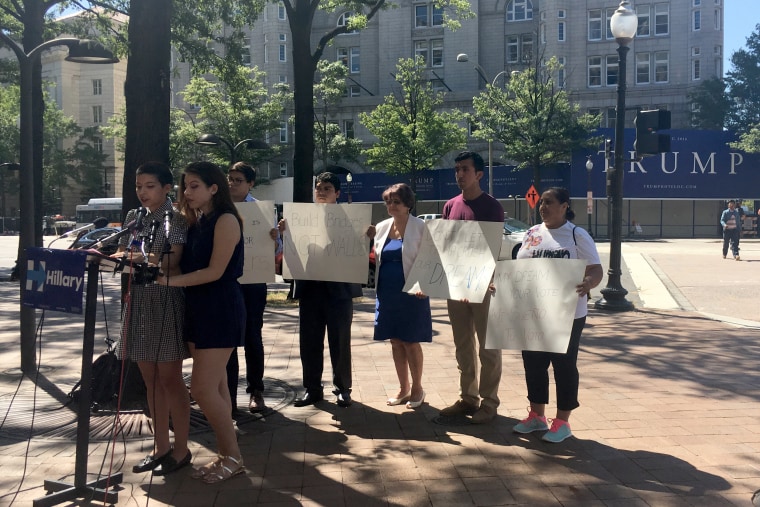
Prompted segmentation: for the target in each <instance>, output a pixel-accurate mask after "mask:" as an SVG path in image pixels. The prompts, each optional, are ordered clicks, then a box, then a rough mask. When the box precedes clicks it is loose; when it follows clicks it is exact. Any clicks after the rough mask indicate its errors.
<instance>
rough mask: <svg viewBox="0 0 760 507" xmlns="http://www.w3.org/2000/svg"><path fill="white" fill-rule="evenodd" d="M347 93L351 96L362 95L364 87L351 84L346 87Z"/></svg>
mask: <svg viewBox="0 0 760 507" xmlns="http://www.w3.org/2000/svg"><path fill="white" fill-rule="evenodd" d="M346 93H348V96H349V97H360V96H361V94H362V88H361V86H359V85H355V84H354V85H349V86H348V87H347V88H346Z"/></svg>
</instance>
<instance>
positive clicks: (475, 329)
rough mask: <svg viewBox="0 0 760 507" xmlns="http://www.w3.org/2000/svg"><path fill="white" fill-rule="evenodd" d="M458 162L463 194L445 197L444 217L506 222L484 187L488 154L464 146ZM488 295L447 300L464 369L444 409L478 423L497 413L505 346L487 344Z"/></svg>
mask: <svg viewBox="0 0 760 507" xmlns="http://www.w3.org/2000/svg"><path fill="white" fill-rule="evenodd" d="M455 162H456V164H455V165H454V170H455V174H456V180H457V185H458V186H459V188H460V189H461V190H462V193H461V194H460V195H458V196H456V197H454V198H452V199H450V200H449V201H448V202H446V204H445V205H444V206H443V218H444V219H448V220H477V221H480V222H499V223H502V222H504V209H503V208H502V207H501V204H499V201H497V200H496V199H494V198H493V197H492V196H491V195H489V194H487V193H486V192H484V191H483V190H482V189H481V188H480V180H481V179H482V178H483V172H484V169H485V163H484V162H483V157H481V156H480V155H479V154H478V153H475V152H472V151H464V152H462V153H460V154H459V155H457V157H456V159H455ZM484 241H485V240H484ZM489 297H490V296H488V295H486V297H485V299H484V300H483V301H481V302H470V301H467V300H460V301H457V300H453V299H449V300H447V304H448V310H449V320H450V321H451V330H452V333H453V335H454V347H455V349H456V358H457V368H458V369H459V397H460V399H459V400H457V402H456V403H454V404H453V405H451V406H450V407H446V408H444V409H443V410H441V415H442V416H446V417H450V416H457V415H470V416H472V418H471V419H470V421H471V422H472V423H473V424H483V423H487V422H489V421H491V420H492V419H493V418H494V417H496V408H497V407H498V406H499V394H498V391H499V382H500V381H501V350H487V349H486V348H485V345H486V325H487V322H488V303H489ZM476 335H477V339H476ZM476 353H477V355H476ZM478 359H480V379H478Z"/></svg>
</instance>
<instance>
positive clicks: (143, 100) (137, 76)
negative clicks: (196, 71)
mask: <svg viewBox="0 0 760 507" xmlns="http://www.w3.org/2000/svg"><path fill="white" fill-rule="evenodd" d="M171 17H172V0H132V2H131V4H130V9H129V60H128V62H127V76H126V80H125V81H124V99H125V103H126V108H127V134H126V143H125V149H124V180H123V181H122V196H123V197H124V203H123V209H122V218H124V217H125V216H126V213H127V211H128V210H130V209H133V208H136V207H137V206H138V204H139V201H138V199H137V194H136V193H135V171H136V170H137V167H138V166H140V164H143V163H145V162H150V161H157V162H163V163H166V164H168V163H169V106H170V100H171V95H170V94H171V90H170V88H169V77H170V72H171V69H170V62H171V42H170V35H171Z"/></svg>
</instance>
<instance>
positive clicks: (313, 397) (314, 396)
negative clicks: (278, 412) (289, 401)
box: [293, 391, 325, 407]
mask: <svg viewBox="0 0 760 507" xmlns="http://www.w3.org/2000/svg"><path fill="white" fill-rule="evenodd" d="M323 399H325V398H324V395H323V394H322V393H310V392H309V391H306V394H304V395H303V396H302V397H301V398H297V399H296V401H295V402H294V403H293V406H295V407H306V406H308V405H314V404H315V403H316V402H318V401H322V400H323Z"/></svg>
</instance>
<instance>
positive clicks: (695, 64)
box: [691, 60, 702, 81]
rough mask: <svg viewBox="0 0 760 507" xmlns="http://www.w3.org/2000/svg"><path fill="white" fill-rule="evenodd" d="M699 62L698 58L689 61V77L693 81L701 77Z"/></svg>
mask: <svg viewBox="0 0 760 507" xmlns="http://www.w3.org/2000/svg"><path fill="white" fill-rule="evenodd" d="M701 72H702V70H701V64H700V61H699V60H694V61H692V62H691V79H692V80H694V81H699V80H700V79H702V74H701Z"/></svg>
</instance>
